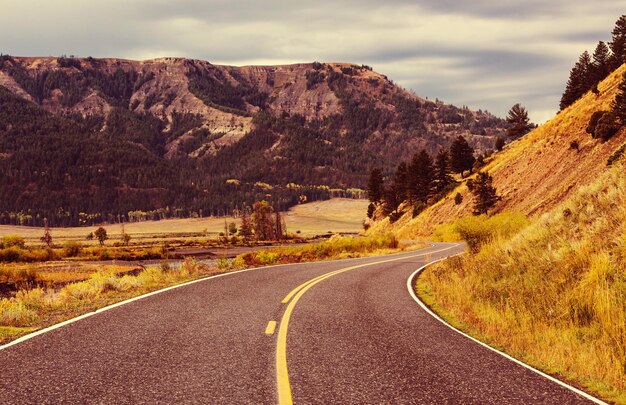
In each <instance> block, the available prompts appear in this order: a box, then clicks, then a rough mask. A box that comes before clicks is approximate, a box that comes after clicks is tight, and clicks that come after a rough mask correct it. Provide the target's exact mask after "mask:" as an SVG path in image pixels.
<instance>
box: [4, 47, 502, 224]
mask: <svg viewBox="0 0 626 405" xmlns="http://www.w3.org/2000/svg"><path fill="white" fill-rule="evenodd" d="M505 127H506V123H505V122H504V121H503V120H500V119H498V118H496V117H494V116H492V115H490V114H489V113H486V112H482V111H478V112H474V111H470V110H468V109H467V108H457V107H454V106H451V105H446V104H443V103H441V102H439V101H431V100H426V99H423V98H420V97H418V96H416V95H413V94H411V93H409V92H407V91H405V90H403V89H402V88H400V87H398V86H396V85H395V84H394V83H393V82H392V81H390V80H389V79H388V78H387V77H386V76H384V75H382V74H379V73H376V72H374V71H372V69H371V68H369V67H367V66H356V65H352V64H346V63H330V64H329V63H317V62H316V63H310V64H296V65H288V66H247V67H233V66H218V65H213V64H211V63H209V62H205V61H199V60H190V59H181V58H162V59H155V60H150V61H129V60H121V59H94V58H85V59H78V58H72V57H70V58H67V57H60V58H51V57H48V58H20V57H11V56H8V55H2V56H0V169H1V170H2V171H3V173H9V174H10V175H9V176H6V177H5V180H6V181H4V182H3V183H2V184H0V194H2V195H6V196H8V198H3V199H2V201H1V202H0V223H20V224H27V225H41V223H42V221H43V218H44V217H47V218H48V219H50V220H51V223H52V224H53V225H55V226H58V225H76V224H81V223H83V224H86V223H93V222H97V221H101V220H109V221H116V220H120V218H124V217H126V216H128V213H129V211H134V210H141V211H146V212H150V214H149V215H151V216H152V217H164V216H165V217H175V216H206V215H208V214H211V213H218V212H222V213H223V212H231V211H232V210H234V209H236V208H238V207H239V208H241V207H242V206H243V205H245V204H250V203H251V202H252V201H254V200H255V199H258V198H269V199H271V200H272V203H273V204H274V205H277V206H280V207H281V208H284V207H288V206H291V205H294V204H295V203H297V202H298V201H301V200H302V199H307V200H316V199H324V198H328V196H329V195H330V188H339V189H344V190H345V189H349V188H355V187H356V188H362V187H364V185H365V180H366V176H367V174H368V172H369V170H370V169H371V168H372V167H373V166H380V167H382V168H383V169H384V171H385V172H390V171H391V170H392V168H393V167H394V166H395V164H396V162H397V161H398V159H408V158H409V157H410V156H411V155H412V154H413V153H415V151H416V150H417V149H419V148H426V149H427V150H428V151H429V152H431V153H434V152H435V151H437V150H438V149H439V147H441V146H448V145H449V144H450V142H451V140H452V139H454V138H455V137H456V136H458V135H464V136H466V138H467V139H468V140H469V141H470V143H471V144H472V145H473V146H474V147H475V148H476V149H477V150H479V151H485V150H487V149H491V148H493V144H494V142H495V138H496V136H498V135H501V134H503V132H504V129H505ZM318 186H323V187H318Z"/></svg>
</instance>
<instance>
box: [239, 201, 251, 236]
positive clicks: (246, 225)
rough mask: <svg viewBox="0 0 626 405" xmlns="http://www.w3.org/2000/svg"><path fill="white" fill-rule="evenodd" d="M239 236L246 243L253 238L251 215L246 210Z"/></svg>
mask: <svg viewBox="0 0 626 405" xmlns="http://www.w3.org/2000/svg"><path fill="white" fill-rule="evenodd" d="M239 235H241V237H242V238H243V240H244V241H248V240H249V239H250V238H251V237H252V224H251V222H250V215H249V214H248V211H247V209H246V208H244V209H243V212H242V214H241V226H240V227H239Z"/></svg>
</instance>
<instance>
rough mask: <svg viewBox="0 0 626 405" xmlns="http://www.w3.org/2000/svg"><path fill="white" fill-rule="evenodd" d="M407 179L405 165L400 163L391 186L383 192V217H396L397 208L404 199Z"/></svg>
mask: <svg viewBox="0 0 626 405" xmlns="http://www.w3.org/2000/svg"><path fill="white" fill-rule="evenodd" d="M407 179H408V169H407V165H406V163H404V162H402V163H400V164H399V165H398V168H397V169H396V173H395V174H394V176H393V179H392V180H391V184H390V185H389V187H387V188H386V189H385V192H384V206H383V213H384V214H385V215H395V216H397V215H398V207H399V206H400V204H401V203H402V201H404V200H405V199H406V191H407Z"/></svg>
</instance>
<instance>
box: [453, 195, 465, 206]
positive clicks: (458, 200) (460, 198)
mask: <svg viewBox="0 0 626 405" xmlns="http://www.w3.org/2000/svg"><path fill="white" fill-rule="evenodd" d="M462 202H463V196H462V195H461V193H456V195H455V196H454V205H459V204H461V203H462Z"/></svg>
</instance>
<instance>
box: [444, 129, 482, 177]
mask: <svg viewBox="0 0 626 405" xmlns="http://www.w3.org/2000/svg"><path fill="white" fill-rule="evenodd" d="M475 161H476V159H475V158H474V149H472V147H471V146H469V144H468V143H467V141H466V140H465V138H463V137H462V136H460V135H459V137H457V138H456V139H455V140H454V142H452V145H451V146H450V165H451V167H452V171H454V172H455V173H461V175H463V172H465V171H466V170H469V171H470V173H471V171H472V167H473V166H474V162H475Z"/></svg>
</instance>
